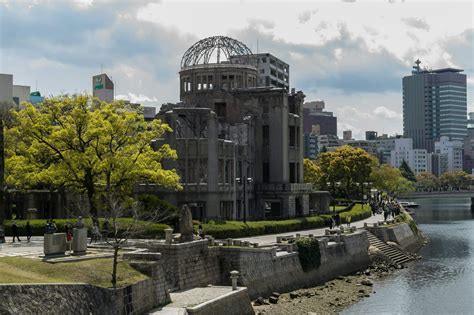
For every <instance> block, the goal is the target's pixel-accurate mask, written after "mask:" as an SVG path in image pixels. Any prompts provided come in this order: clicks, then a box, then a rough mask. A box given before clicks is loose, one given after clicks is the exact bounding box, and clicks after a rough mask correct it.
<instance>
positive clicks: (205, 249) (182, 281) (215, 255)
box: [130, 240, 221, 291]
mask: <svg viewBox="0 0 474 315" xmlns="http://www.w3.org/2000/svg"><path fill="white" fill-rule="evenodd" d="M130 245H133V246H136V247H142V248H147V249H148V250H150V251H152V252H159V253H161V260H160V264H161V266H162V268H163V271H164V274H165V278H166V283H167V286H168V288H169V289H170V290H171V291H176V290H184V289H190V288H195V287H199V286H206V285H208V284H218V283H220V282H221V281H220V280H221V272H220V263H219V256H220V249H219V248H218V247H209V245H208V240H199V241H193V242H188V243H181V244H180V243H178V244H164V243H163V242H159V241H137V242H135V243H133V244H132V243H131V244H130Z"/></svg>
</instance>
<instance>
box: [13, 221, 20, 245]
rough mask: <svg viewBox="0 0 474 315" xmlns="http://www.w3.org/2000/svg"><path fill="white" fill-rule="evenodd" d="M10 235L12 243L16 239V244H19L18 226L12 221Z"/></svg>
mask: <svg viewBox="0 0 474 315" xmlns="http://www.w3.org/2000/svg"><path fill="white" fill-rule="evenodd" d="M12 234H13V243H15V237H16V238H17V239H18V242H21V240H20V236H19V235H20V232H19V228H18V225H16V222H15V221H13V222H12Z"/></svg>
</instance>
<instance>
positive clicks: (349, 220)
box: [346, 215, 351, 227]
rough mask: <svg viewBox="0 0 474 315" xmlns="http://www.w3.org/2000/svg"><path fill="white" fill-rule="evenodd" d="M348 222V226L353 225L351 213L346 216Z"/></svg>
mask: <svg viewBox="0 0 474 315" xmlns="http://www.w3.org/2000/svg"><path fill="white" fill-rule="evenodd" d="M346 222H347V227H350V226H351V216H350V215H348V216H347V217H346Z"/></svg>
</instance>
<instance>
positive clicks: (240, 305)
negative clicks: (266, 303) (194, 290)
mask: <svg viewBox="0 0 474 315" xmlns="http://www.w3.org/2000/svg"><path fill="white" fill-rule="evenodd" d="M186 311H187V312H188V314H189V315H213V314H225V315H250V314H255V312H254V311H253V308H252V303H250V298H249V295H248V293H247V289H246V288H238V289H237V290H236V291H232V292H230V293H229V294H226V295H223V296H221V297H219V298H217V299H214V300H211V301H208V302H206V303H203V304H200V305H197V306H195V307H187V308H186Z"/></svg>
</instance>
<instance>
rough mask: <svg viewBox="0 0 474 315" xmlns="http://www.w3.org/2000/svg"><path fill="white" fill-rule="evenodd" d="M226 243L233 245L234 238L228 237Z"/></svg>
mask: <svg viewBox="0 0 474 315" xmlns="http://www.w3.org/2000/svg"><path fill="white" fill-rule="evenodd" d="M226 245H227V246H232V239H231V238H228V239H227V240H226Z"/></svg>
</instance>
